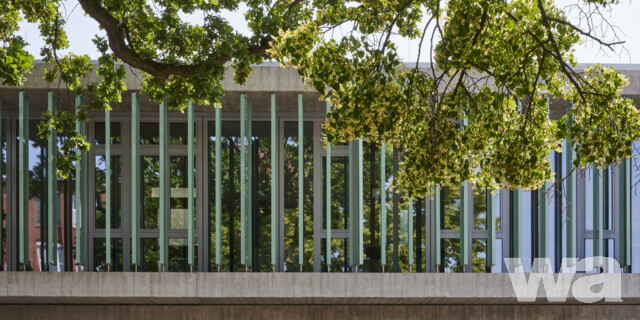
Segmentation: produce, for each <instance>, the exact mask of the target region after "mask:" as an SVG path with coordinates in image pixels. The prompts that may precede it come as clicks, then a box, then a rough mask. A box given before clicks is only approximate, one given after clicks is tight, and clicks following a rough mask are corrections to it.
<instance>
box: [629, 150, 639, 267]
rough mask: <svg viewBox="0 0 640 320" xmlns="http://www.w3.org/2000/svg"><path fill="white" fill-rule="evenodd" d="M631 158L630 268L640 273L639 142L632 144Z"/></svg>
mask: <svg viewBox="0 0 640 320" xmlns="http://www.w3.org/2000/svg"><path fill="white" fill-rule="evenodd" d="M633 155H634V157H633V158H631V177H633V178H632V180H631V181H632V182H631V241H632V242H631V268H632V271H633V272H634V273H640V190H639V188H638V186H639V184H638V183H636V181H638V180H637V179H638V177H639V176H640V141H635V142H634V143H633Z"/></svg>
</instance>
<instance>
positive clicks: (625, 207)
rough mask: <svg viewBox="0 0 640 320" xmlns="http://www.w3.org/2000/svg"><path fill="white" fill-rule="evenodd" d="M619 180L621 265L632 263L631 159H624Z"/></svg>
mask: <svg viewBox="0 0 640 320" xmlns="http://www.w3.org/2000/svg"><path fill="white" fill-rule="evenodd" d="M619 168H620V169H619V171H620V172H619V174H618V176H619V178H618V179H619V180H618V189H619V191H618V208H619V209H618V219H619V221H620V226H619V228H618V230H619V231H618V233H619V234H618V236H619V239H620V240H619V241H618V249H619V257H618V260H619V262H620V266H623V267H626V266H629V265H631V178H632V176H631V159H625V160H622V163H621V164H620V166H619Z"/></svg>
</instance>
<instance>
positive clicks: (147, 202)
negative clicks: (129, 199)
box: [139, 156, 160, 229]
mask: <svg viewBox="0 0 640 320" xmlns="http://www.w3.org/2000/svg"><path fill="white" fill-rule="evenodd" d="M140 162H141V163H140V168H141V170H140V175H141V176H140V177H139V179H140V181H142V193H141V195H140V196H141V198H142V199H140V200H141V201H142V210H141V214H140V228H141V229H157V228H158V210H159V209H160V202H159V195H160V191H159V190H160V189H159V188H160V157H158V156H141V157H140Z"/></svg>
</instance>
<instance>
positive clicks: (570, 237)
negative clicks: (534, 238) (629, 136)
mask: <svg viewBox="0 0 640 320" xmlns="http://www.w3.org/2000/svg"><path fill="white" fill-rule="evenodd" d="M571 108H573V105H572V104H569V105H568V106H567V113H568V112H569V111H570V110H571ZM572 121H573V117H571V118H569V119H567V122H572ZM567 124H568V123H567ZM564 151H565V152H566V153H567V155H566V161H567V163H566V168H567V172H568V173H569V172H570V173H569V174H568V175H567V178H566V184H567V185H566V189H567V195H566V198H567V240H566V241H567V256H566V258H577V257H578V255H577V250H576V246H577V242H578V237H577V234H576V233H577V223H576V220H577V210H576V189H577V186H576V172H575V171H574V170H573V169H574V166H573V158H574V154H575V152H574V151H573V147H572V146H571V140H570V139H567V141H566V143H565V150H564ZM573 265H574V263H573V260H571V259H569V260H568V264H567V267H572V266H573Z"/></svg>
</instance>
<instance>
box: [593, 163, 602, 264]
mask: <svg viewBox="0 0 640 320" xmlns="http://www.w3.org/2000/svg"><path fill="white" fill-rule="evenodd" d="M603 191H604V188H603V169H598V168H594V169H593V257H594V259H593V266H594V267H601V266H602V259H601V258H600V257H601V256H602V254H603V250H602V249H603V245H604V240H603V239H602V236H603V230H602V226H603V225H604V223H603V214H604V205H603V204H604V201H603V200H604V199H603V193H604V192H603Z"/></svg>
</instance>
